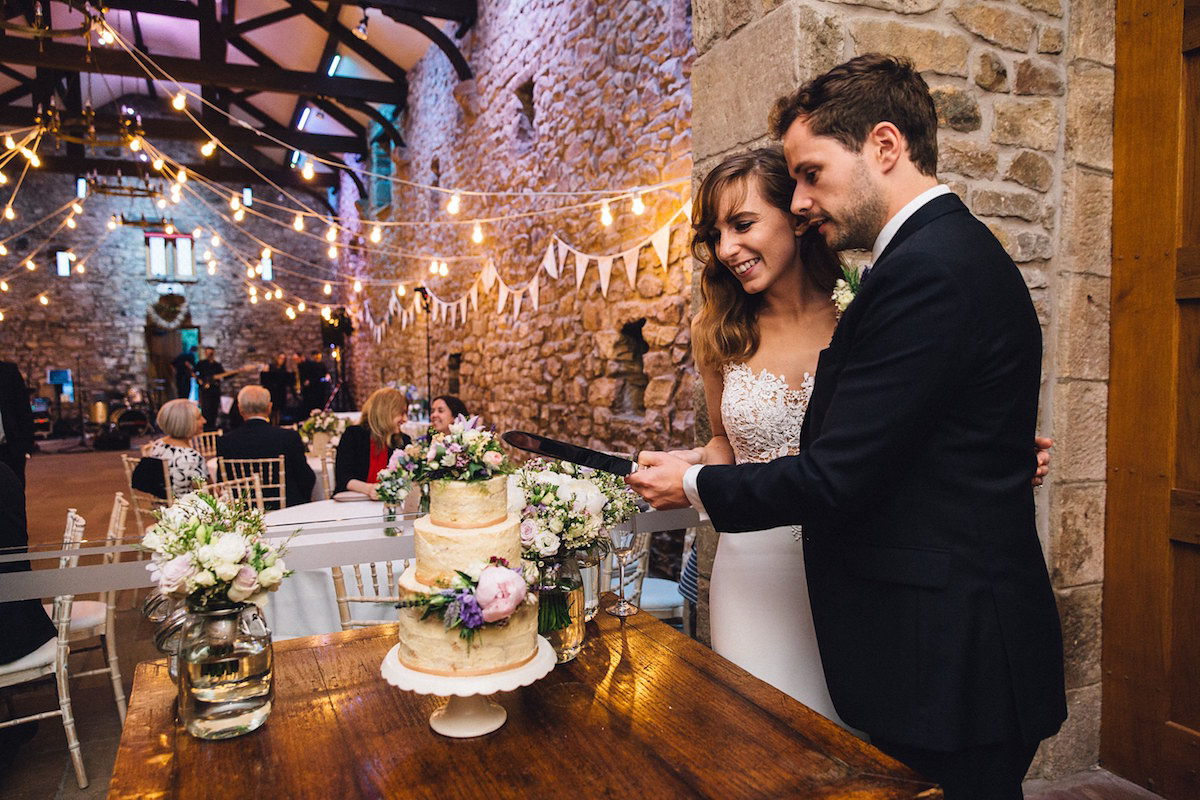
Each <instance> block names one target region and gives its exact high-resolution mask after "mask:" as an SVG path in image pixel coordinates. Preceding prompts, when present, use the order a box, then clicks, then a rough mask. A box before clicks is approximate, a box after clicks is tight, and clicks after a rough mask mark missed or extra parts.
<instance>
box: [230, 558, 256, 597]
mask: <svg viewBox="0 0 1200 800" xmlns="http://www.w3.org/2000/svg"><path fill="white" fill-rule="evenodd" d="M257 590H258V573H257V572H256V571H255V570H254V567H252V566H250V565H249V564H245V565H243V566H242V568H241V569H240V570H238V574H237V575H236V576H234V579H233V583H231V584H230V585H229V599H230V600H232V601H233V602H235V603H240V602H242V601H243V600H245V599H246V598H247V597H249V596H250V595H252V594H254V592H255V591H257Z"/></svg>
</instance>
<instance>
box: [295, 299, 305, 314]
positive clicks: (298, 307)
mask: <svg viewBox="0 0 1200 800" xmlns="http://www.w3.org/2000/svg"><path fill="white" fill-rule="evenodd" d="M307 307H308V306H306V305H304V301H303V300H301V301H299V302H298V303H296V310H297V311H300V312H303V311H304V309H305V308H307Z"/></svg>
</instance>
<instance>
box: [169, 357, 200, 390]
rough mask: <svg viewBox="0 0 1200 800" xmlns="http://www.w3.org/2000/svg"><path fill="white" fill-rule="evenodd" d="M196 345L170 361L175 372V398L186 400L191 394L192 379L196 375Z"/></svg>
mask: <svg viewBox="0 0 1200 800" xmlns="http://www.w3.org/2000/svg"><path fill="white" fill-rule="evenodd" d="M196 350H197V348H196V345H192V346H191V347H189V348H188V349H187V350H184V351H183V352H182V353H180V354H179V355H177V356H175V358H174V359H173V360H172V361H171V369H173V370H174V371H175V396H176V397H179V398H183V399H184V400H187V399H188V398H189V397H190V396H191V394H192V378H193V377H194V376H195V374H196Z"/></svg>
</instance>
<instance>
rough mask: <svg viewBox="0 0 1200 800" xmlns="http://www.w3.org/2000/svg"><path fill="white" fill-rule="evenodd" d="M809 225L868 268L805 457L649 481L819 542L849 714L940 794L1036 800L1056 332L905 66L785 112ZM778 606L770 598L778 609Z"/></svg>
mask: <svg viewBox="0 0 1200 800" xmlns="http://www.w3.org/2000/svg"><path fill="white" fill-rule="evenodd" d="M772 132H773V133H774V134H775V135H776V136H780V137H782V139H783V146H784V154H785V157H786V158H787V162H788V168H789V170H790V171H791V172H792V174H793V176H794V177H795V178H796V181H797V185H796V190H795V195H794V197H793V201H792V211H793V213H795V214H797V215H798V216H799V217H801V218H802V219H803V220H805V221H807V222H808V224H809V225H810V226H813V227H816V228H817V229H818V230H819V231H820V232H821V234H822V235H823V236H824V237H825V240H826V241H827V242H828V243H829V244H830V245H831V246H832V247H834V248H835V249H838V250H842V249H871V250H872V253H873V256H874V259H873V267H872V268H871V270H870V273H869V275H867V276H866V277H865V278H864V280H863V283H862V287H861V288H860V290H859V292H858V295H857V297H855V299H854V300H853V302H851V303H850V305H849V306H848V307H847V308H846V310H845V311H844V313H843V315H842V317H841V320H840V322H839V324H838V327H837V329H836V331H835V332H834V335H833V339H832V341H831V342H830V345H829V348H828V349H827V350H825V351H824V352H823V353H822V354H821V357H820V361H819V363H818V368H817V375H816V382H815V386H814V388H813V393H812V397H811V400H810V402H809V406H808V411H807V415H806V417H805V420H804V427H803V429H802V432H801V453H800V455H798V456H795V457H789V458H782V459H778V460H776V461H773V462H771V463H769V464H749V465H741V466H703V467H701V466H689V465H688V464H686V463H684V462H682V461H680V460H679V459H675V458H673V457H671V456H669V455H666V454H660V453H644V454H642V456H641V459H640V460H641V463H642V465H643V466H645V467H647V469H645V470H639V471H638V472H636V473H635V474H633V475H631V476H630V478H629V482H630V484H631V485H632V486H633V487H634V488H635V489H637V490H638V491H639V492H641V493H642V494H643V496H645V497H646V498H647V499H649V500H650V501H651V503H652V504H653V505H655V506H656V507H659V508H669V507H678V506H683V505H687V504H688V502H689V501H690V502H691V503H692V505H695V506H697V507H699V508H700V509H701V510H702V511H704V512H706V513H707V515H708V516H709V517H710V518H711V520H712V522H713V525H714V526H715V527H716V528H717V529H718V530H721V531H740V530H754V529H762V528H769V527H772V526H776V525H784V524H795V523H800V524H802V525H803V532H804V557H805V563H806V571H807V574H808V583H809V594H810V597H811V600H812V611H813V620H814V623H815V626H816V632H817V639H818V643H819V645H820V650H821V659H822V664H823V666H824V669H825V674H826V678H827V681H828V684H829V690H830V694H831V696H832V698H833V702H834V706H835V707H836V709H837V712H838V714H839V715H840V716H841V718H842V719H843V720H845V722H846V723H847V724H849V725H852V726H854V727H855V728H858V729H861V730H863V731H865V732H866V733H868V734H869V735H870V736H871V740H872V742H873V743H874V744H875V745H876V746H878V747H879V748H880V749H882V750H884V751H885V752H887V753H889V754H891V755H893V756H895V757H896V758H898V759H899V760H901V761H904V762H905V763H907V764H909V765H910V766H912V767H913V768H914V769H916V770H917V771H919V772H922V773H924V774H925V775H927V776H928V777H930V778H932V779H934V780H936V781H938V782H939V783H941V784H942V786H943V788H944V790H945V792H946V795H945V796H946V797H947V798H948V800H955V798H969V799H970V800H986V799H987V798H1005V799H1007V798H1019V797H1020V796H1021V779H1022V778H1023V777H1024V774H1025V772H1026V770H1027V769H1028V767H1029V764H1030V762H1031V760H1032V758H1033V755H1034V752H1035V750H1036V748H1037V745H1038V743H1039V742H1040V741H1041V740H1042V739H1043V738H1045V737H1047V736H1050V735H1053V734H1054V733H1055V732H1056V731H1057V730H1058V728H1059V727H1060V725H1061V724H1062V721H1063V720H1064V719H1065V718H1066V702H1065V692H1064V687H1063V665H1062V638H1061V630H1060V625H1059V620H1058V615H1057V611H1056V609H1055V602H1054V595H1053V591H1052V589H1051V586H1050V581H1049V577H1048V575H1047V573H1046V567H1045V562H1044V560H1043V557H1042V551H1041V545H1040V543H1039V541H1038V536H1037V531H1036V529H1035V526H1034V503H1033V493H1032V489H1031V486H1030V478H1031V477H1032V476H1033V473H1034V469H1035V460H1034V457H1033V452H1032V450H1031V449H1030V446H1029V442H1030V439H1031V438H1032V436H1033V431H1034V424H1035V421H1036V417H1037V401H1038V389H1039V383H1040V367H1041V329H1040V327H1039V324H1038V320H1037V316H1036V314H1035V313H1034V309H1033V304H1032V302H1031V301H1030V298H1029V292H1028V290H1027V289H1026V287H1025V284H1024V281H1023V280H1022V278H1021V274H1020V272H1019V271H1018V270H1017V268H1016V267H1015V265H1014V264H1013V263H1012V260H1011V259H1010V258H1009V257H1008V255H1007V254H1006V253H1005V252H1004V249H1003V248H1002V247H1001V245H1000V243H999V242H998V241H997V240H996V238H995V237H994V236H993V235H992V234H991V232H990V231H988V229H987V228H986V227H985V226H984V225H983V224H982V223H981V222H979V221H978V220H977V219H975V218H974V217H973V216H971V214H970V212H969V211H968V210H967V208H966V206H964V205H963V203H962V202H961V201H960V200H959V199H958V197H957V196H955V195H954V194H952V193H951V192H950V191H949V190H948V189H947V188H946V187H944V186H941V185H939V184H938V183H937V178H936V173H935V170H936V165H937V117H936V112H935V110H934V105H933V101H932V98H931V97H930V95H929V90H928V87H927V86H926V85H925V82H924V80H922V79H921V77H920V76H919V75H918V74H917V73H916V72H915V70H913V68H912V66H911V65H910V64H908V63H907V62H903V61H898V60H896V59H892V58H888V57H884V56H876V55H868V56H860V57H858V58H856V59H853V60H851V61H849V62H847V63H845V64H842V65H840V66H838V67H835V68H834V69H833V70H831V71H830V72H828V73H826V74H825V75H822V76H820V77H818V78H816V79H814V80H813V81H811V82H810V83H808V84H806V85H805V86H804V87H802V88H801V89H800V90H798V91H797V92H796V93H795V94H793V95H791V96H789V97H785V98H782V99H781V100H780V101H779V103H778V104H777V106H776V109H775V111H774V113H773V114H772ZM763 602H764V603H765V604H768V605H769V603H770V598H763Z"/></svg>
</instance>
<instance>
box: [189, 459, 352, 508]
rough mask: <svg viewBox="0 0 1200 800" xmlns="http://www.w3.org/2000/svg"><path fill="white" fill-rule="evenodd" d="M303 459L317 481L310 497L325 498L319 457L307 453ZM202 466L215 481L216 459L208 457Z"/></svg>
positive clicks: (326, 488)
mask: <svg viewBox="0 0 1200 800" xmlns="http://www.w3.org/2000/svg"><path fill="white" fill-rule="evenodd" d="M304 460H305V461H307V462H308V467H309V469H311V470H312V471H313V474H314V475H316V476H317V482H316V483H314V484H313V490H312V499H313V500H314V501H315V500H325V499H327V498H328V497H329V487H327V486H326V485H325V471H324V470H323V469H321V459H320V457H318V456H314V455H307V456H305V457H304ZM204 466H206V467H207V468H208V479H209V480H210V481H212V482H214V483H215V482H216V481H217V460H216V459H215V458H210V459H208V460H207V461H205V462H204Z"/></svg>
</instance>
